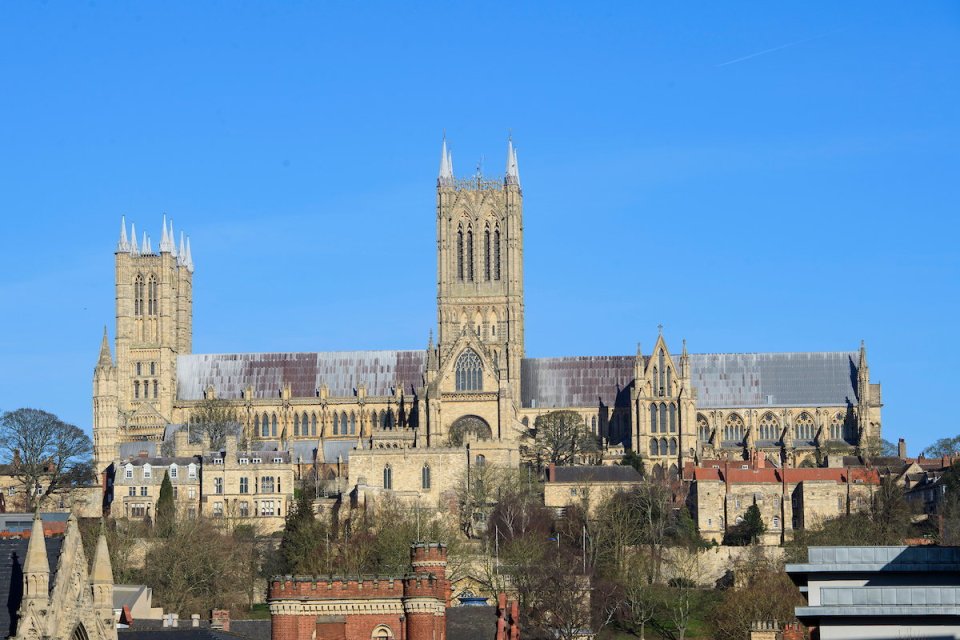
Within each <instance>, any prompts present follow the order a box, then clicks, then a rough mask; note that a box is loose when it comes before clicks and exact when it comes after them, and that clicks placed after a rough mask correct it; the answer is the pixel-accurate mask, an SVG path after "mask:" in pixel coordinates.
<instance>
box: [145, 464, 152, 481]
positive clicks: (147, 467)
mask: <svg viewBox="0 0 960 640" xmlns="http://www.w3.org/2000/svg"><path fill="white" fill-rule="evenodd" d="M152 477H153V468H152V467H151V466H150V465H148V464H145V465H143V478H144V480H146V479H148V478H152Z"/></svg>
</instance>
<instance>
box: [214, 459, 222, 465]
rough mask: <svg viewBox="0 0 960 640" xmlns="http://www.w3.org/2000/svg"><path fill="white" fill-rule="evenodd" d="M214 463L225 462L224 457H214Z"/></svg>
mask: <svg viewBox="0 0 960 640" xmlns="http://www.w3.org/2000/svg"><path fill="white" fill-rule="evenodd" d="M213 464H223V458H214V459H213Z"/></svg>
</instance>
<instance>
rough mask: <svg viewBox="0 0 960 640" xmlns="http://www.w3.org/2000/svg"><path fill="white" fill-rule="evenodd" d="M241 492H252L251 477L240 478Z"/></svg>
mask: <svg viewBox="0 0 960 640" xmlns="http://www.w3.org/2000/svg"><path fill="white" fill-rule="evenodd" d="M240 493H250V478H240Z"/></svg>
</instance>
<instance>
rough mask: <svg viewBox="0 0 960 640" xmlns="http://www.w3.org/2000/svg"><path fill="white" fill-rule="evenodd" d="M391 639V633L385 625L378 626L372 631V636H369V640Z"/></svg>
mask: <svg viewBox="0 0 960 640" xmlns="http://www.w3.org/2000/svg"><path fill="white" fill-rule="evenodd" d="M391 638H393V632H392V631H391V630H390V627H388V626H387V625H385V624H382V625H380V626H379V627H377V628H376V629H374V630H373V634H371V636H370V640H391Z"/></svg>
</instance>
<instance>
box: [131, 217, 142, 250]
mask: <svg viewBox="0 0 960 640" xmlns="http://www.w3.org/2000/svg"><path fill="white" fill-rule="evenodd" d="M130 253H132V254H133V255H139V254H140V247H138V246H137V225H135V224H134V223H132V222H131V223H130Z"/></svg>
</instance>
